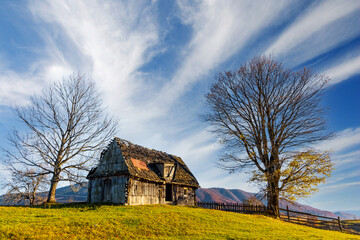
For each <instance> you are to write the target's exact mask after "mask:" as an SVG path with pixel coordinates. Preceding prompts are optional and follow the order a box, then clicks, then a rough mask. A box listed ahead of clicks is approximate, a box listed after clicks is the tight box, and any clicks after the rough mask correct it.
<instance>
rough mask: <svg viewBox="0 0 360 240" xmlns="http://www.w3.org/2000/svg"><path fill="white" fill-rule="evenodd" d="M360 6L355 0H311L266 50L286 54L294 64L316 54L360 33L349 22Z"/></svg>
mask: <svg viewBox="0 0 360 240" xmlns="http://www.w3.org/2000/svg"><path fill="white" fill-rule="evenodd" d="M359 10H360V3H359V1H357V0H346V1H336V0H330V1H321V2H320V3H319V2H314V3H313V4H312V6H311V7H309V8H308V9H307V10H306V11H305V12H304V13H303V14H301V15H300V16H299V17H298V18H297V19H295V21H294V22H293V23H292V24H291V25H290V26H289V27H288V28H287V29H286V30H285V31H284V32H283V33H282V34H281V35H280V36H279V37H278V38H277V40H276V41H274V43H273V44H271V45H270V47H269V48H268V49H267V50H266V51H265V53H266V54H273V55H275V56H278V57H282V58H284V57H285V58H286V59H287V60H288V63H289V64H290V63H292V64H293V65H296V64H299V63H302V62H304V61H306V60H309V59H311V58H313V57H316V56H318V55H319V54H321V53H324V52H326V51H327V50H329V49H331V48H334V47H336V46H338V45H339V44H341V43H342V42H344V41H346V40H349V39H352V38H354V37H355V36H357V35H359V34H360V29H359V28H354V27H353V25H352V23H353V21H356V19H357V16H356V14H357V15H358V14H359ZM352 14H354V15H352Z"/></svg>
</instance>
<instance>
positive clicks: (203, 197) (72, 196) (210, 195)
mask: <svg viewBox="0 0 360 240" xmlns="http://www.w3.org/2000/svg"><path fill="white" fill-rule="evenodd" d="M44 195H46V194H44ZM196 195H197V200H198V201H201V202H222V203H243V202H245V201H247V200H248V199H250V198H253V197H254V194H253V193H249V192H245V191H242V190H240V189H226V188H199V189H198V190H197V191H196ZM86 200H87V187H83V188H81V189H80V190H79V191H78V192H76V193H74V192H73V191H72V190H71V188H70V186H67V187H62V188H58V189H57V190H56V201H57V202H59V203H70V202H86ZM0 204H1V196H0ZM286 206H289V209H291V210H294V211H299V212H307V213H312V214H315V215H321V216H327V217H334V218H337V217H338V216H340V217H341V219H358V218H360V217H358V216H356V215H354V214H350V213H346V214H344V213H342V212H337V213H336V214H334V213H332V212H329V211H324V210H320V209H317V208H313V207H311V206H308V205H304V204H300V203H296V202H295V203H289V202H287V201H280V207H281V208H286Z"/></svg>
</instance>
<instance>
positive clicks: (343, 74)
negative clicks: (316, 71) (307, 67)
mask: <svg viewBox="0 0 360 240" xmlns="http://www.w3.org/2000/svg"><path fill="white" fill-rule="evenodd" d="M323 73H324V74H325V75H327V76H329V77H330V79H331V80H330V84H337V83H340V82H342V81H344V80H346V79H348V78H350V77H352V76H354V75H357V74H360V56H357V57H354V58H351V59H349V60H346V61H344V62H342V63H340V64H338V65H336V66H334V67H332V68H329V69H327V70H325V71H324V72H323Z"/></svg>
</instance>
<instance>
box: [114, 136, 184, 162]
mask: <svg viewBox="0 0 360 240" xmlns="http://www.w3.org/2000/svg"><path fill="white" fill-rule="evenodd" d="M115 140H116V141H117V142H118V143H119V142H121V143H124V142H125V145H126V146H130V145H133V146H135V147H140V148H143V149H146V150H149V151H154V152H158V153H162V154H165V155H168V156H171V157H178V156H176V155H173V154H170V153H167V152H164V151H160V150H156V149H153V148H147V147H144V146H141V145H139V144H135V143H132V142H130V141H128V140H125V139H123V138H119V137H115ZM178 158H180V157H178Z"/></svg>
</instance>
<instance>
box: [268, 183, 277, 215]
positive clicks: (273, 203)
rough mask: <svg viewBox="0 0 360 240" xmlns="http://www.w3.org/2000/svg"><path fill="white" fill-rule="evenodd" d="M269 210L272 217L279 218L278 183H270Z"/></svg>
mask: <svg viewBox="0 0 360 240" xmlns="http://www.w3.org/2000/svg"><path fill="white" fill-rule="evenodd" d="M267 210H268V212H269V213H270V214H271V215H274V216H276V217H279V216H280V215H279V188H278V182H276V181H268V189H267Z"/></svg>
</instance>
